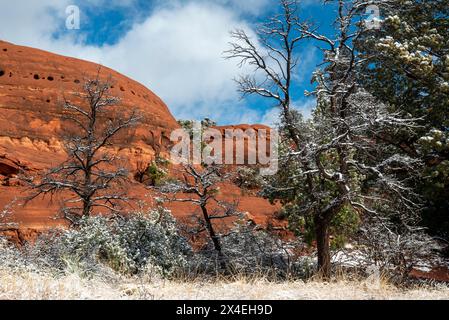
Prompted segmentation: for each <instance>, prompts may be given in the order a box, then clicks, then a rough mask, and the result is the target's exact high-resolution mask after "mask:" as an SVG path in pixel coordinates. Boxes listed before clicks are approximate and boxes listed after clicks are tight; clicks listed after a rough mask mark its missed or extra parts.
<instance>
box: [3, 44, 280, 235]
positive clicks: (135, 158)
mask: <svg viewBox="0 0 449 320" xmlns="http://www.w3.org/2000/svg"><path fill="white" fill-rule="evenodd" d="M98 69H99V66H98V65H97V64H94V63H90V62H86V61H82V60H78V59H74V58H69V57H64V56H60V55H56V54H52V53H48V52H45V51H42V50H37V49H32V48H28V47H21V46H16V45H13V44H10V43H7V42H2V41H0V212H1V210H2V209H3V208H4V207H5V206H6V205H9V204H10V203H11V202H12V201H13V200H14V199H15V198H17V197H21V196H22V195H23V194H24V190H25V188H24V187H23V186H22V185H21V183H20V181H19V180H18V179H17V177H16V175H17V173H18V172H19V170H21V169H24V170H28V171H40V170H42V169H45V168H50V167H52V166H55V165H57V164H59V163H61V162H62V161H63V160H64V159H65V153H64V150H63V148H62V142H61V140H60V138H58V137H60V133H61V132H62V128H64V129H65V127H63V126H64V122H63V121H62V120H61V115H62V108H61V101H62V97H65V98H67V99H70V97H71V96H72V93H74V92H79V91H80V88H81V87H80V86H81V84H82V82H83V81H84V80H85V79H92V78H94V77H95V76H96V75H97V72H98ZM109 76H110V77H111V79H112V81H113V83H114V84H113V86H114V87H113V89H112V94H113V95H115V96H118V97H120V98H121V106H122V107H123V108H125V109H129V110H131V109H137V110H138V111H139V112H140V114H141V115H142V116H143V121H142V124H141V125H139V126H138V127H137V128H135V129H133V130H132V131H130V132H127V133H126V134H123V135H122V136H121V137H120V138H119V140H118V141H116V143H115V146H114V150H115V151H116V152H118V153H119V154H120V155H121V156H123V157H124V158H125V159H126V160H127V163H128V164H129V166H130V169H131V171H132V170H136V169H137V165H138V164H139V163H144V162H151V161H152V160H153V159H154V157H155V156H156V155H159V154H160V155H163V156H164V155H166V156H167V152H168V147H169V136H170V133H171V131H172V130H173V129H176V128H178V127H179V126H178V124H177V122H176V120H175V119H174V117H173V116H172V115H171V113H170V111H169V109H168V108H167V106H166V105H165V104H164V103H163V102H162V100H161V99H160V98H159V97H157V96H156V95H155V94H154V93H153V92H151V91H150V90H148V89H147V88H145V87H144V86H143V85H141V84H139V83H137V82H135V81H133V80H131V79H129V78H127V77H125V76H123V75H121V74H119V73H117V72H115V71H113V70H111V69H109V68H106V67H101V77H102V78H106V77H109ZM131 189H132V193H133V194H135V195H137V196H138V197H140V198H142V199H151V196H149V195H148V190H146V189H145V188H144V187H143V186H142V185H140V184H138V183H135V184H134V185H133V186H132V187H131ZM237 189H238V188H237ZM237 189H236V188H234V187H233V186H229V187H228V188H224V190H223V194H224V195H223V196H224V197H228V198H235V197H238V198H241V201H240V203H241V207H242V208H241V209H242V210H244V211H249V212H250V213H251V214H252V215H253V216H255V219H254V220H255V221H257V222H261V223H263V222H265V221H266V220H268V219H270V218H271V216H272V213H273V212H274V211H275V210H276V208H275V207H273V206H271V205H270V204H269V203H268V202H267V201H265V200H263V199H260V198H257V197H242V195H241V193H239V192H240V191H239V190H237ZM53 200H54V201H53V202H50V201H49V199H37V200H36V201H34V202H33V203H31V204H29V205H28V206H27V207H25V208H24V207H22V206H20V205H18V203H16V205H14V206H12V210H13V211H14V215H13V220H14V221H15V222H18V223H19V224H20V229H19V231H14V230H9V233H11V235H12V234H16V233H17V237H16V238H17V239H16V241H19V242H20V241H22V240H21V239H19V238H20V237H19V234H21V235H22V236H21V237H22V238H23V237H25V236H26V234H32V232H31V231H29V229H41V228H46V227H49V226H54V225H58V224H61V223H62V221H61V220H55V219H54V217H55V213H56V212H57V208H58V205H59V202H58V199H53ZM173 211H174V214H175V216H184V215H187V214H188V213H189V212H191V210H189V209H188V208H187V207H182V206H177V205H174V206H173ZM20 230H22V231H20ZM23 230H25V231H26V232H25V231H23Z"/></svg>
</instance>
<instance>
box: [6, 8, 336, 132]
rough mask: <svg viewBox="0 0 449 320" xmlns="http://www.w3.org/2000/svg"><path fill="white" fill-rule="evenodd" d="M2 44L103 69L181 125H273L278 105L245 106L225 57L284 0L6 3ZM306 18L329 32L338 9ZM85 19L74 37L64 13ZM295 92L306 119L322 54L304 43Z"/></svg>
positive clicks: (311, 12) (308, 12) (305, 11)
mask: <svg viewBox="0 0 449 320" xmlns="http://www.w3.org/2000/svg"><path fill="white" fill-rule="evenodd" d="M0 3H1V5H0V6H1V7H2V11H1V12H0V39H2V40H6V41H10V42H13V43H16V44H21V45H29V46H33V47H38V48H41V49H44V50H49V51H53V52H57V53H60V54H65V55H69V56H75V57H78V58H82V59H86V60H90V61H94V62H97V63H102V64H104V65H106V66H108V67H111V68H113V69H116V70H118V71H119V72H122V73H124V74H125V75H127V76H129V77H131V78H133V79H135V80H137V81H139V82H141V83H143V84H144V85H146V86H147V87H148V88H149V89H151V90H153V91H154V92H155V93H156V94H158V95H159V96H160V97H161V98H162V99H163V100H164V101H165V102H166V103H167V104H168V106H169V108H170V109H171V111H172V113H173V114H174V115H175V117H176V118H178V119H181V118H182V119H190V118H195V119H201V118H204V117H210V118H212V119H214V120H216V121H217V122H219V123H220V124H231V123H266V124H270V123H272V122H273V121H274V120H275V119H276V114H277V110H276V109H275V108H274V106H273V103H272V102H271V101H266V100H262V99H257V98H250V99H245V100H241V99H240V97H239V95H238V93H237V92H236V89H237V88H236V85H235V83H234V82H233V81H232V79H233V78H234V77H236V76H238V74H239V73H244V72H245V70H239V69H238V68H237V66H236V61H225V60H224V59H223V58H222V52H223V50H225V49H226V48H227V43H228V42H229V41H230V39H229V35H228V32H229V31H230V30H232V29H235V28H243V29H245V30H247V31H248V32H249V33H250V34H251V33H254V31H255V30H256V28H257V24H258V23H260V22H262V21H263V20H264V19H266V18H267V17H268V16H270V15H273V14H274V13H275V10H276V7H277V0H245V1H242V0H207V1H206V0H153V1H144V0H121V1H118V0H109V1H107V0H83V1H81V0H75V1H73V0H72V1H68V0H32V1H30V0H15V1H9V0H0ZM302 3H303V4H302V5H301V8H302V9H301V15H302V17H304V18H306V19H309V20H311V21H314V22H315V23H316V24H317V25H318V26H320V30H321V31H322V32H324V33H329V32H330V30H331V29H330V25H331V23H332V20H333V17H334V9H333V7H331V6H327V7H323V6H322V5H321V1H319V0H304V1H302ZM72 4H75V5H77V6H79V8H80V11H81V17H80V18H81V20H80V22H81V24H80V29H79V30H67V28H66V27H65V21H66V18H67V15H66V12H65V9H66V7H67V6H68V5H72ZM299 54H300V57H301V63H300V65H299V66H298V70H297V72H298V79H297V81H296V86H295V95H294V99H295V105H296V106H297V108H298V109H300V110H301V111H303V112H304V113H305V114H306V115H307V114H309V113H310V109H311V108H312V107H313V99H310V98H306V97H304V95H303V93H304V90H310V89H312V85H311V84H310V78H311V74H312V72H313V70H314V69H315V67H316V65H317V64H318V63H319V61H320V58H321V54H320V51H319V50H318V49H317V48H316V47H315V44H313V43H310V42H305V43H304V44H302V47H301V48H300V50H299Z"/></svg>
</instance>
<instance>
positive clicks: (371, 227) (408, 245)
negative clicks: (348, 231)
mask: <svg viewBox="0 0 449 320" xmlns="http://www.w3.org/2000/svg"><path fill="white" fill-rule="evenodd" d="M357 244H358V248H359V251H360V252H361V253H362V255H363V256H364V257H365V259H363V261H360V264H362V265H361V267H363V268H367V267H369V266H373V265H374V266H376V267H377V268H379V270H380V271H381V272H382V273H383V274H386V275H387V276H389V277H390V278H391V280H393V281H395V280H396V281H398V282H403V281H404V280H405V279H406V278H407V277H408V276H409V274H410V272H411V271H412V270H413V268H416V267H432V266H434V265H438V264H439V262H440V261H439V259H440V257H439V254H438V252H439V250H440V249H441V248H440V247H439V245H438V244H437V243H436V242H435V241H434V240H433V239H432V238H431V237H430V236H428V235H427V234H426V232H425V229H423V228H421V227H418V226H416V225H415V226H413V225H407V224H405V223H403V222H401V221H400V217H397V216H394V217H366V218H365V221H364V223H363V225H362V227H361V229H360V231H359V235H358V238H357Z"/></svg>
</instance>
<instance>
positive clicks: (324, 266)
mask: <svg viewBox="0 0 449 320" xmlns="http://www.w3.org/2000/svg"><path fill="white" fill-rule="evenodd" d="M315 228H316V229H315V232H316V243H317V251H318V272H319V274H320V275H321V276H322V277H323V278H324V279H326V280H327V279H330V277H331V255H330V245H329V224H328V223H327V222H326V221H325V220H324V221H323V220H322V219H315Z"/></svg>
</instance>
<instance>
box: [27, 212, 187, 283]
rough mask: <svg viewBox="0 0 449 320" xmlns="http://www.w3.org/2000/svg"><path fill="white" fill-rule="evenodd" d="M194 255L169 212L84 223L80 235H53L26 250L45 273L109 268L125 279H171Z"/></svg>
mask: <svg viewBox="0 0 449 320" xmlns="http://www.w3.org/2000/svg"><path fill="white" fill-rule="evenodd" d="M189 254H191V248H190V246H189V244H188V243H187V241H186V240H185V239H184V238H183V237H182V236H181V235H180V234H179V233H178V231H177V228H176V223H175V220H174V218H173V217H172V216H171V214H170V212H169V211H166V210H164V209H159V210H157V211H152V212H150V213H149V214H143V213H137V214H134V215H131V216H128V217H113V218H108V217H102V216H95V217H85V218H83V219H82V220H81V221H80V224H79V227H77V228H76V229H70V230H59V231H52V232H50V233H47V234H45V235H43V236H41V237H40V238H39V239H38V240H37V241H36V243H35V244H34V245H29V246H28V247H27V248H26V255H27V257H28V259H30V260H34V261H35V262H36V263H37V264H38V265H39V266H40V267H47V268H52V269H54V270H60V271H66V270H67V269H69V270H70V269H73V268H76V269H78V270H79V271H81V272H82V273H83V274H87V275H89V274H93V273H96V272H99V271H103V270H104V268H105V267H108V268H110V269H112V270H114V271H117V272H119V273H122V274H137V273H141V272H144V271H146V270H148V269H149V268H150V269H151V270H157V271H158V272H159V273H160V275H162V276H170V275H173V274H174V273H175V272H176V271H177V270H179V269H181V268H183V267H184V265H185V264H186V256H187V255H189Z"/></svg>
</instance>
